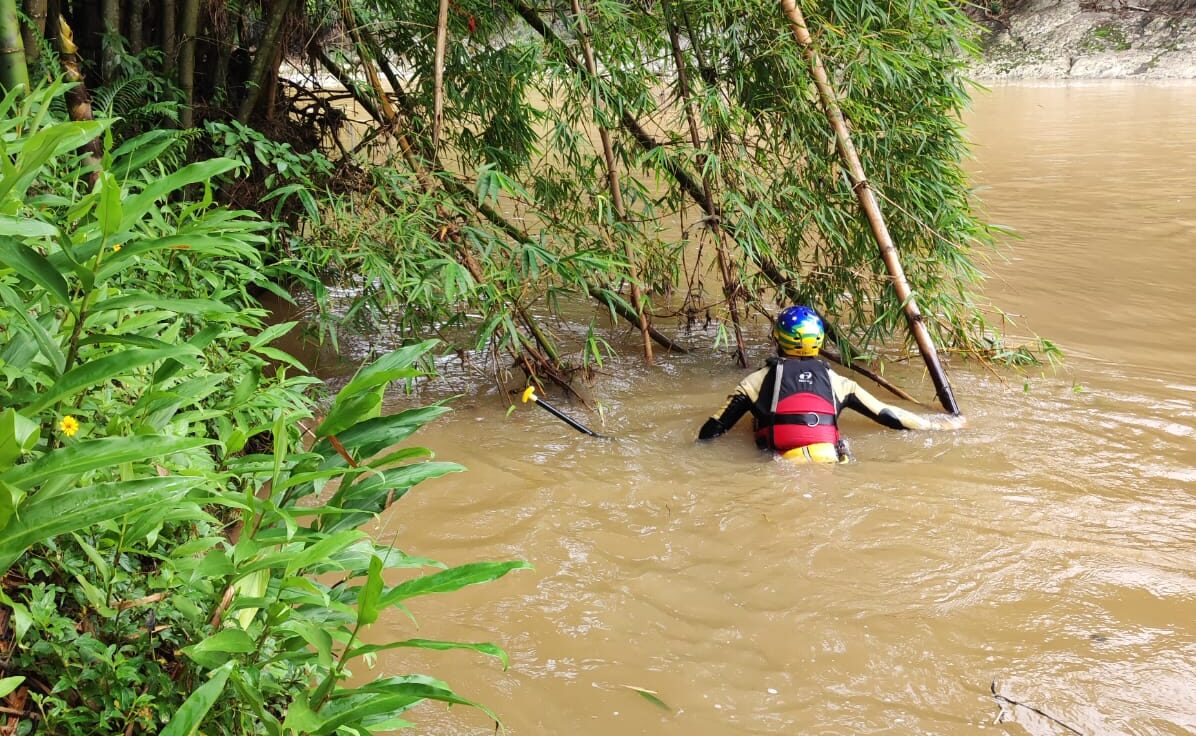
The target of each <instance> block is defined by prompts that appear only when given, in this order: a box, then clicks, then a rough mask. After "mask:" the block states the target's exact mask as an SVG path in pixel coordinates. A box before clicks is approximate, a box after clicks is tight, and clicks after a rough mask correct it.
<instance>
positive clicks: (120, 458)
mask: <svg viewBox="0 0 1196 736" xmlns="http://www.w3.org/2000/svg"><path fill="white" fill-rule="evenodd" d="M0 426H2V425H0ZM212 444H215V442H214V441H213V440H206V439H203V438H199V437H167V436H160V435H136V436H133V437H104V438H102V439H95V440H83V441H81V442H77V443H75V444H73V445H68V446H66V447H60V448H58V449H56V450H54V451H52V452H48V453H46V454H45V455H42V456H41V457H39V458H38V459H37V460H35V461H33V462H31V463H26V464H24V465H18V466H17V467H15V468H11V469H9V470H8V471H7V472H5V473H3V474H0V480H4V481H7V482H9V483H12V484H13V485H14V486H17V487H18V488H23V489H29V488H32V487H33V486H36V485H37V484H39V483H41V482H43V481H45V480H46V479H48V478H52V477H54V476H56V475H73V474H79V473H86V472H88V471H89V470H97V469H99V468H108V467H113V466H116V465H120V464H121V463H128V462H137V461H143V462H150V461H154V460H161V459H162V458H163V457H164V456H166V455H173V454H174V453H176V452H185V451H187V450H192V449H195V448H196V447H203V446H205V445H212Z"/></svg>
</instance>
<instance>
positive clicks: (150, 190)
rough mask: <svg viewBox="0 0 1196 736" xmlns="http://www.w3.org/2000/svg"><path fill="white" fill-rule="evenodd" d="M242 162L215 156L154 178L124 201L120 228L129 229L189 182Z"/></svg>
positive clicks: (223, 170) (210, 176)
mask: <svg viewBox="0 0 1196 736" xmlns="http://www.w3.org/2000/svg"><path fill="white" fill-rule="evenodd" d="M239 165H240V164H239V163H238V162H236V161H234V160H232V159H229V158H214V159H209V160H207V161H199V162H196V163H193V164H188V165H186V166H184V167H183V168H181V169H179V170H178V171H175V172H174V173H172V174H170V175H168V176H164V177H162V178H160V179H154V180H153V181H152V182H151V183H150V184H149V185H148V186H146V188H145V189H143V190H141V191H140V192H138V193H137V194H135V195H133V196H132V197H129V198H127V199H126V200H125V202H124V215H123V217H122V218H121V221H120V227H119V228H117V229H118V230H127V229H128V228H130V227H132V226H133V225H135V224H136V223H137V222H139V221H140V220H141V218H142V217H143V216H144V215H145V213H147V212H149V210H150V208H151V207H152V206H153V205H154V203H155V202H157V201H158V200H159V199H161V198H162V197H165V196H166V195H167V194H170V193H171V192H173V191H174V190H176V189H181V188H183V187H185V186H187V185H189V184H198V183H199V182H206V181H208V180H210V179H211V178H212V177H214V176H219V175H220V174H223V173H224V172H226V171H230V170H232V169H235V168H236V167H237V166H239Z"/></svg>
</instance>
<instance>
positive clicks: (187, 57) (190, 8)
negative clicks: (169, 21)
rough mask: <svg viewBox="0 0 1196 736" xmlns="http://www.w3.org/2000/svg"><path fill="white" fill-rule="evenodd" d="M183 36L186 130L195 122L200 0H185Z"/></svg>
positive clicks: (183, 118) (181, 55) (183, 119)
mask: <svg viewBox="0 0 1196 736" xmlns="http://www.w3.org/2000/svg"><path fill="white" fill-rule="evenodd" d="M181 20H182V27H181V29H180V30H181V31H182V38H180V39H179V88H180V89H181V90H183V114H182V115H181V116H180V118H179V125H180V127H182V128H183V129H184V130H186V129H187V128H190V127H191V126H192V125H193V124H194V123H195V107H194V105H195V43H196V38H197V36H198V35H199V0H183V17H182V19H181Z"/></svg>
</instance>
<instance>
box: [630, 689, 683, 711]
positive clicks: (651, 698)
mask: <svg viewBox="0 0 1196 736" xmlns="http://www.w3.org/2000/svg"><path fill="white" fill-rule="evenodd" d="M623 687H625V688H627V689H628V690H632V691H634V692H636V693H639V695H640V697H642V698H643V699H644V700H647V701H648V702H649V703H651V704H652V705H655V706H656V707H657V708H661V709H663V710H667V711H670V712H671V711H672V710H673V709H672V708H670V707H669V705H668V703H666V702H664V701H663V700H661V699H660V695H659V694H658V693H657V692H656V691H655V690H648V689H645V688H642V687H636V686H635V685H624V686H623Z"/></svg>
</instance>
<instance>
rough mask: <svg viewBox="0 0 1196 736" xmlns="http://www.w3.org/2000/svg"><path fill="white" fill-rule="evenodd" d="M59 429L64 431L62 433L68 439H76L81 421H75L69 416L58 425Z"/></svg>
mask: <svg viewBox="0 0 1196 736" xmlns="http://www.w3.org/2000/svg"><path fill="white" fill-rule="evenodd" d="M58 428H59V429H60V430H62V433H63V434H65V435H66V436H67V437H74V436H75V434H77V433H78V432H79V420H78V419H75V418H74V417H73V416H71V415H70V414H67V415H66V416H65V417H63V418H62V421H61V422H59V423H58Z"/></svg>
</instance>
